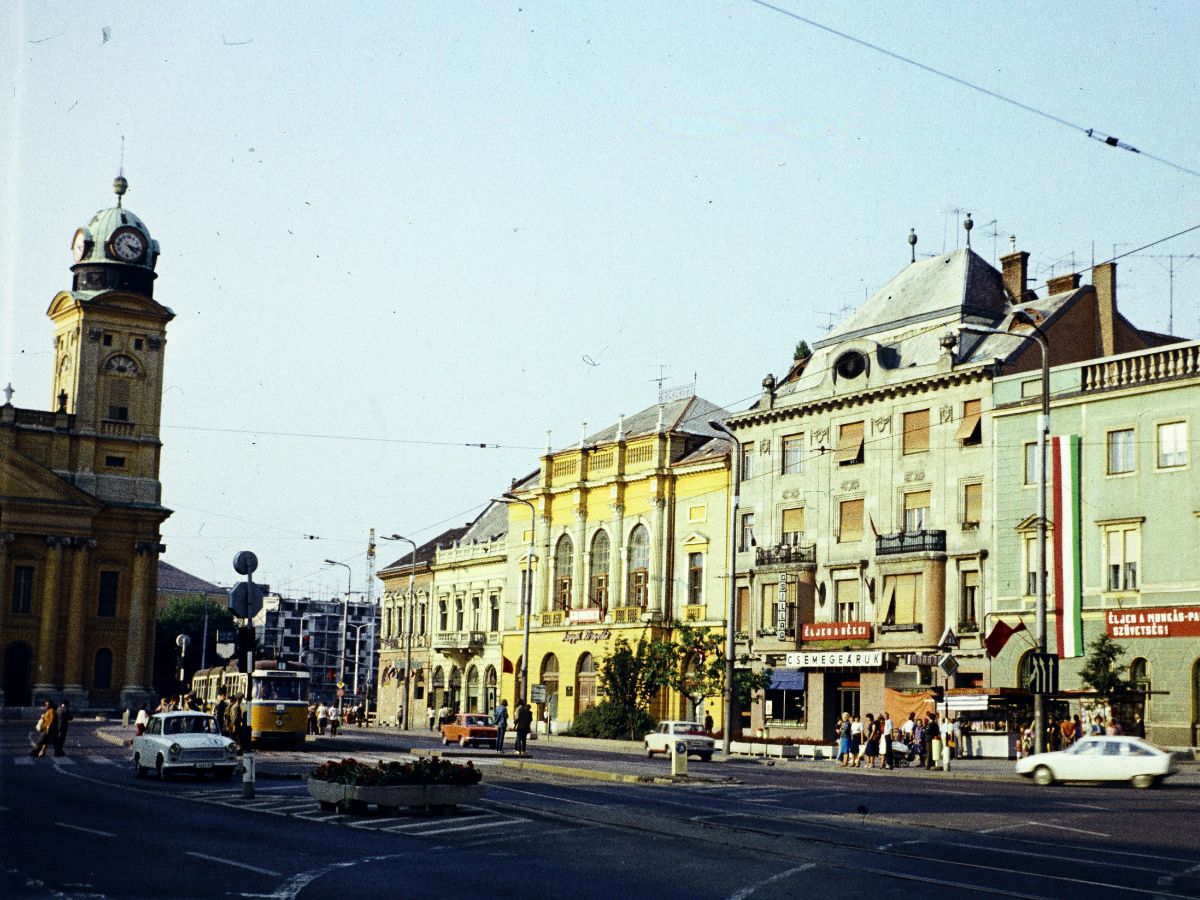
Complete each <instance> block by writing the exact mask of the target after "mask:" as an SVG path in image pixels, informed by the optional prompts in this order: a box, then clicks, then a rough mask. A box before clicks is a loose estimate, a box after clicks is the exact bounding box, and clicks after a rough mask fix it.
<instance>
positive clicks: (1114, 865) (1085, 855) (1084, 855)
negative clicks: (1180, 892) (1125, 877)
mask: <svg viewBox="0 0 1200 900" xmlns="http://www.w3.org/2000/svg"><path fill="white" fill-rule="evenodd" d="M908 843H913V844H915V843H918V842H917V841H909V842H908ZM921 843H929V844H931V845H933V846H943V847H961V848H963V849H965V850H976V851H979V850H986V851H987V852H988V853H1000V854H1008V855H1010V856H1022V857H1025V856H1034V857H1037V858H1038V859H1054V860H1059V861H1061V862H1077V863H1085V864H1086V863H1089V862H1093V861H1094V856H1093V854H1092V853H1091V851H1089V850H1084V849H1082V848H1079V853H1080V855H1079V856H1063V855H1061V854H1058V853H1038V852H1037V851H1035V850H1029V849H1027V848H1025V847H1013V848H1011V849H1008V848H1005V847H992V846H980V845H979V844H964V843H962V842H960V841H937V840H934V841H922V842H921ZM896 846H900V845H899V844H897V845H896ZM1104 866H1105V868H1106V869H1128V870H1130V871H1132V872H1161V871H1162V866H1135V865H1131V864H1129V863H1124V862H1116V861H1114V860H1109V861H1107V862H1105V863H1104Z"/></svg>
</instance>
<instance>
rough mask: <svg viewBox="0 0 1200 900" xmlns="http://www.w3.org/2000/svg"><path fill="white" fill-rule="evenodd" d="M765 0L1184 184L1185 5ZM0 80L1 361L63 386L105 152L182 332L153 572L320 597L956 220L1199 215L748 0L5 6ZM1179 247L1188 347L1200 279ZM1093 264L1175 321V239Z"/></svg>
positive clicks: (861, 286) (1172, 196)
mask: <svg viewBox="0 0 1200 900" xmlns="http://www.w3.org/2000/svg"><path fill="white" fill-rule="evenodd" d="M779 5H781V6H783V7H785V8H787V9H790V10H793V11H796V12H798V13H801V14H803V15H805V16H807V17H810V18H813V19H816V20H819V21H821V22H824V23H825V24H827V25H829V26H831V27H834V28H837V29H839V30H842V31H845V32H848V33H851V34H854V35H856V36H859V37H861V38H863V39H865V40H868V41H871V42H874V43H877V44H880V45H883V46H886V47H888V48H889V49H892V50H893V51H895V52H898V53H901V54H903V55H905V56H909V57H912V58H914V59H917V60H920V61H922V62H924V63H926V64H928V65H931V66H935V67H937V68H940V69H943V70H945V71H948V72H952V73H954V74H956V75H958V76H960V77H962V78H965V79H968V80H970V81H973V82H975V83H978V84H980V85H983V86H985V87H987V88H988V89H990V90H993V91H997V92H1000V93H1003V94H1006V95H1008V96H1011V97H1013V98H1015V99H1017V100H1020V101H1021V102H1023V103H1025V104H1028V105H1030V106H1034V107H1037V108H1039V109H1043V110H1046V111H1047V112H1050V113H1052V114H1054V115H1056V116H1058V117H1061V118H1063V119H1066V120H1068V121H1070V122H1073V123H1078V124H1080V125H1082V126H1085V127H1094V128H1096V129H1098V130H1100V131H1103V132H1105V133H1108V134H1115V135H1117V136H1118V137H1120V138H1121V139H1122V140H1125V141H1128V142H1129V143H1131V144H1134V145H1136V146H1139V147H1141V148H1142V149H1143V150H1145V151H1146V152H1147V153H1153V154H1155V155H1157V156H1160V157H1163V158H1166V159H1168V160H1171V161H1173V162H1176V163H1178V164H1180V165H1183V166H1186V167H1188V168H1192V169H1200V146H1198V145H1197V140H1196V127H1195V123H1196V122H1197V121H1200V91H1198V90H1197V84H1196V78H1197V76H1196V71H1197V70H1196V66H1195V49H1194V37H1195V35H1196V34H1198V33H1200V6H1195V5H1190V4H1158V5H1157V6H1151V5H1147V4H1136V5H1135V4H1126V3H1080V4H1074V5H1069V4H1052V5H1046V4H1036V3H1014V4H1005V5H1004V6H1003V7H1000V6H996V5H984V4H943V3H920V2H917V3H906V4H902V5H892V6H886V7H885V6H882V5H873V6H871V7H870V8H869V9H868V8H866V7H862V6H859V5H857V4H842V3H805V4H799V3H796V2H786V0H779ZM104 29H108V31H107V38H106V36H105V32H104ZM0 77H2V78H3V84H2V85H0V124H2V127H3V132H2V137H3V144H4V150H5V155H4V165H5V169H4V176H3V181H2V182H0V184H3V188H2V194H0V215H2V216H3V219H2V222H3V224H2V229H0V241H2V242H3V243H2V244H0V291H2V293H0V304H2V308H0V383H5V382H8V381H11V382H12V384H13V386H14V388H16V390H17V394H16V396H15V397H14V402H15V403H17V404H18V405H21V406H27V407H35V408H48V407H49V405H50V397H49V394H50V377H51V366H52V358H51V354H50V343H51V334H52V332H51V327H50V323H49V321H48V320H47V319H46V318H45V310H46V307H47V306H48V304H49V301H50V299H51V297H53V295H54V294H55V293H56V292H57V291H59V290H61V289H63V288H67V287H69V286H70V273H69V265H70V262H71V257H70V246H69V245H70V239H71V236H72V234H73V232H74V230H75V228H76V227H78V226H79V225H82V224H84V223H85V222H86V221H87V220H88V219H89V218H90V217H91V215H92V213H93V212H95V211H96V210H97V209H101V208H103V207H106V206H110V205H112V201H113V197H112V194H111V188H110V185H111V181H112V178H113V176H114V175H115V174H116V170H117V166H118V161H119V154H120V138H121V135H124V136H125V139H126V150H125V172H126V175H127V176H128V178H129V181H130V186H131V187H130V192H129V194H128V196H127V198H126V203H127V206H128V207H129V208H130V209H132V210H133V211H135V212H136V213H138V215H140V216H141V217H142V218H143V219H144V220H145V221H146V223H147V225H148V226H149V228H150V229H151V232H152V233H153V235H154V237H156V238H157V239H158V240H159V241H160V242H161V244H162V258H161V260H160V263H159V267H158V272H159V280H158V285H157V296H158V298H159V299H160V300H161V301H162V302H163V303H166V304H167V305H169V306H170V307H172V308H173V309H174V310H175V312H176V314H177V316H178V317H177V319H176V320H175V321H174V322H173V323H172V325H171V326H170V331H169V344H168V347H167V356H166V367H167V375H166V383H167V390H166V393H165V397H164V412H163V422H164V428H163V440H164V450H163V465H162V479H163V484H164V489H163V500H164V503H165V504H166V505H167V506H168V507H170V508H172V509H173V510H175V513H174V515H173V516H172V517H171V518H170V519H169V520H168V521H167V523H166V526H165V529H164V540H165V542H166V544H167V546H168V552H167V555H166V559H167V560H168V561H169V562H172V563H173V564H175V565H177V566H180V567H182V568H184V569H186V570H188V571H190V572H193V573H195V574H197V575H200V576H202V577H206V578H209V579H212V580H218V581H227V580H229V579H231V578H232V577H234V576H233V573H232V569H231V567H230V560H231V559H232V557H233V555H234V553H235V552H236V551H237V550H239V549H243V548H245V549H253V550H255V551H256V552H257V553H258V555H259V557H260V559H261V560H262V568H261V571H260V573H259V577H260V578H261V580H263V581H267V582H270V583H271V584H272V586H273V587H276V588H280V589H283V590H284V591H286V592H289V593H293V594H314V595H321V596H327V595H329V594H330V593H336V592H338V591H341V590H344V589H345V570H344V569H335V570H332V571H330V570H327V569H325V568H324V567H323V566H322V564H321V560H322V559H324V558H326V557H330V558H334V559H338V560H344V561H347V562H350V563H351V565H352V566H353V568H354V589H355V590H356V591H359V590H362V589H363V587H364V585H365V550H366V542H367V531H368V529H369V528H370V527H371V526H375V527H377V528H379V529H380V530H381V532H382V533H391V532H393V531H398V532H401V533H406V534H410V535H412V536H414V537H416V538H417V539H418V541H420V540H424V539H427V538H429V537H431V536H432V535H433V534H435V533H437V532H438V531H439V530H441V529H442V528H444V527H448V526H449V525H452V524H457V523H462V522H464V521H466V520H467V519H468V518H469V517H471V516H472V515H473V514H474V513H475V512H476V511H477V510H478V509H479V508H481V505H482V504H483V502H485V501H486V499H487V498H488V497H489V496H491V495H493V494H495V493H496V492H498V491H500V490H502V489H504V488H505V487H506V486H507V485H508V483H509V481H510V479H511V478H512V477H514V476H518V475H521V474H524V473H527V472H529V471H531V470H532V469H533V468H535V467H536V465H537V456H538V453H539V451H540V449H541V448H542V447H543V446H544V444H545V439H546V438H545V430H546V429H547V428H550V429H552V431H553V442H554V444H555V445H556V446H558V445H562V444H567V443H570V442H571V441H574V440H577V439H578V435H579V430H580V423H581V422H584V421H586V422H588V423H589V424H590V427H591V428H593V429H596V428H599V427H601V426H603V425H605V424H607V423H608V422H611V421H613V420H615V418H616V417H617V415H618V414H620V413H633V412H635V411H637V410H639V409H641V408H643V407H646V406H648V405H651V404H652V403H653V402H654V401H655V398H656V386H655V384H653V383H652V381H651V379H652V378H654V377H656V376H657V375H658V372H659V368H658V367H659V366H660V365H662V366H664V367H665V368H666V372H667V374H668V375H669V376H671V379H672V380H670V381H668V382H667V385H668V387H670V386H671V385H672V384H681V383H684V382H690V381H691V380H692V373H693V372H694V373H696V374H697V378H698V392H699V393H700V394H701V395H702V396H704V397H706V398H708V399H710V400H712V401H714V402H717V403H721V404H726V405H728V406H729V407H730V408H739V407H742V406H744V405H745V404H746V402H747V401H748V400H749V399H750V398H751V397H753V396H754V395H755V394H756V393H757V391H758V389H759V387H758V386H759V383H760V381H761V380H762V377H763V376H764V375H765V374H766V373H767V372H781V371H782V370H783V369H784V368H785V367H786V365H787V364H788V362H789V360H790V358H791V351H792V348H793V347H794V345H795V343H796V341H797V340H799V339H801V338H807V339H808V340H810V341H812V340H814V339H817V338H819V337H820V336H821V335H822V334H823V333H824V327H825V326H826V325H828V323H829V322H830V321H831V316H832V317H836V316H838V314H839V311H840V310H845V309H846V308H848V307H852V306H853V305H854V304H856V303H858V302H861V300H862V299H863V296H864V293H865V292H867V291H873V290H874V289H876V288H878V287H879V286H880V285H881V284H882V283H884V282H885V281H886V280H887V279H888V278H890V277H891V276H892V275H893V274H895V272H896V271H897V270H899V269H900V268H901V267H903V266H904V265H905V264H906V263H907V261H908V244H907V242H906V238H907V235H908V230H909V228H910V227H915V228H916V230H917V233H918V235H919V236H920V243H919V245H918V251H919V252H921V253H929V254H933V253H940V252H942V251H944V250H947V249H953V248H954V247H955V246H956V244H957V243H958V242H959V241H960V240H961V234H962V232H961V230H960V229H959V228H958V225H957V221H958V219H959V218H961V217H960V216H958V215H955V214H954V213H952V212H950V210H953V209H954V208H961V209H964V210H969V211H970V212H972V213H973V216H974V220H975V222H976V228H975V231H974V237H973V241H974V246H975V248H976V250H977V251H978V252H980V254H981V255H983V256H984V257H985V258H987V259H989V260H991V259H993V256H994V253H993V248H994V247H996V248H998V250H999V253H1001V254H1002V253H1004V252H1006V250H1007V247H1008V235H1010V234H1015V235H1016V236H1017V243H1018V245H1019V247H1020V248H1021V249H1024V250H1028V251H1029V252H1030V253H1031V254H1032V260H1031V265H1032V271H1033V272H1034V273H1035V275H1036V276H1037V277H1038V280H1039V281H1044V279H1045V277H1046V275H1047V274H1049V272H1050V269H1051V266H1053V271H1055V272H1058V273H1062V272H1064V271H1068V270H1070V268H1071V266H1072V259H1073V260H1074V264H1075V266H1076V267H1086V266H1087V265H1089V264H1090V262H1091V260H1092V254H1093V252H1094V253H1095V258H1096V259H1097V260H1102V259H1105V258H1107V257H1108V256H1110V255H1112V252H1113V248H1114V246H1116V247H1117V248H1118V251H1120V250H1126V249H1131V248H1133V247H1135V246H1138V245H1140V244H1143V243H1147V242H1149V241H1152V240H1155V239H1156V238H1159V237H1162V236H1165V235H1168V234H1171V233H1173V232H1176V231H1179V230H1181V229H1183V228H1187V227H1189V226H1192V225H1196V224H1198V223H1200V205H1197V203H1196V202H1195V198H1196V195H1197V191H1198V190H1200V178H1197V177H1195V176H1191V175H1187V174H1183V173H1180V172H1178V171H1176V170H1174V169H1171V168H1169V167H1167V166H1164V165H1160V164H1158V163H1156V162H1154V161H1152V160H1149V159H1147V158H1145V157H1139V156H1136V155H1134V154H1131V153H1126V152H1124V151H1120V150H1114V149H1110V148H1107V147H1105V146H1103V145H1102V144H1100V143H1098V142H1096V141H1092V140H1088V139H1087V138H1086V137H1084V136H1082V135H1081V134H1080V132H1078V131H1075V130H1072V129H1069V128H1065V127H1062V126H1060V125H1057V124H1054V123H1052V122H1050V121H1048V120H1046V119H1044V118H1040V117H1038V116H1035V115H1031V114H1030V113H1027V112H1023V111H1021V110H1018V109H1016V108H1014V107H1012V106H1009V105H1005V104H1003V103H1000V102H998V101H996V100H993V99H990V98H988V97H986V96H983V95H981V94H979V93H975V92H971V91H969V90H966V89H964V88H962V87H960V86H958V85H955V84H952V83H950V82H948V81H945V80H942V79H939V78H936V77H934V76H931V75H929V74H928V73H925V72H922V71H920V70H918V69H916V68H913V67H911V66H907V65H904V64H903V63H900V62H897V61H896V60H894V59H890V58H888V57H886V56H883V55H881V54H878V53H875V52H871V51H869V50H867V49H864V48H862V47H860V46H857V45H855V44H853V43H849V42H847V41H845V40H843V39H839V38H837V37H835V36H832V35H830V34H828V33H825V32H822V31H820V30H818V29H815V28H813V27H811V26H809V25H805V24H802V23H800V22H797V21H794V20H792V19H789V18H787V17H785V16H783V15H781V14H780V13H778V12H775V11H772V10H770V9H766V8H764V7H762V6H760V5H757V4H755V3H752V2H749V0H731V2H706V3H657V4H646V3H632V2H611V3H584V2H578V3H556V4H547V3H541V2H538V3H530V2H525V0H516V2H507V3H427V4H418V3H404V4H395V3H382V2H381V3H376V4H346V5H343V4H332V3H292V4H287V5H286V7H285V6H284V5H283V4H260V5H254V6H250V5H247V4H241V3H236V4H235V3H228V4H219V3H205V4H171V5H159V4H143V3H111V2H93V3H88V4H56V3H48V2H42V3H35V2H28V0H26V2H20V0H16V2H10V3H6V4H4V5H3V7H2V9H0ZM993 220H995V222H996V225H995V226H994V228H995V231H996V235H997V237H995V238H993V237H992V236H991V235H990V234H989V232H990V231H992V230H993V228H992V226H989V225H988V224H987V223H989V222H991V221H993ZM1148 252H1153V253H1159V254H1167V253H1176V254H1180V255H1187V254H1191V253H1200V232H1197V233H1194V234H1192V235H1190V236H1188V237H1187V238H1184V239H1179V240H1176V241H1174V242H1171V243H1169V244H1164V245H1161V246H1159V247H1157V248H1155V250H1153V251H1148ZM1176 265H1177V268H1178V272H1177V275H1176V279H1175V323H1176V328H1175V330H1176V332H1177V333H1181V334H1185V335H1188V336H1191V337H1195V336H1196V334H1197V330H1198V328H1197V323H1198V317H1200V302H1198V298H1197V291H1198V290H1200V262H1184V261H1182V260H1179V261H1177V263H1176ZM1119 278H1120V291H1119V302H1120V306H1121V307H1122V309H1123V310H1124V311H1125V312H1126V314H1127V315H1129V316H1130V317H1131V318H1132V319H1133V320H1134V321H1135V322H1137V323H1138V324H1140V325H1142V326H1144V327H1150V328H1155V329H1159V330H1165V329H1166V325H1167V296H1168V278H1167V261H1166V260H1165V259H1150V258H1133V259H1130V260H1127V261H1123V262H1122V263H1121V265H1120V268H1119ZM843 314H844V313H843ZM585 356H587V357H588V358H589V360H590V363H596V364H595V365H593V364H590V363H589V362H588V361H585V360H584V357H585ZM266 432H287V433H289V436H277V435H271V434H267V433H266ZM297 435H337V436H341V439H338V440H329V439H320V438H315V437H302V436H297ZM352 438H353V439H352ZM401 441H429V442H447V443H449V444H463V443H467V442H474V443H479V442H487V443H498V444H503V445H506V446H507V447H508V448H511V449H478V448H474V449H472V448H467V447H463V446H437V445H430V444H409V443H401ZM305 534H314V535H319V536H320V538H321V540H319V541H309V540H305V539H304V538H303V535H305ZM401 552H403V551H402V550H401V548H400V547H399V546H395V547H387V546H385V547H383V548H382V549H381V552H380V562H381V563H383V562H388V561H390V560H391V559H394V558H396V557H397V556H399V555H400V554H401Z"/></svg>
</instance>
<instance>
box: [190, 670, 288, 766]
mask: <svg viewBox="0 0 1200 900" xmlns="http://www.w3.org/2000/svg"><path fill="white" fill-rule="evenodd" d="M250 682H251V689H250V690H249V691H247V689H246V688H247V686H246V673H245V672H242V671H240V666H239V664H238V663H230V664H229V665H227V666H221V667H218V668H212V669H201V670H200V671H199V672H197V673H196V674H195V675H194V676H193V677H192V691H193V692H194V693H195V695H196V697H197V698H199V699H200V701H201V702H203V703H204V706H205V708H206V709H209V710H211V709H212V708H213V707H214V706H216V704H217V692H218V691H219V690H220V689H221V688H222V687H223V688H225V691H226V695H227V697H228V698H229V699H230V700H232V699H233V698H234V697H236V696H239V695H240V696H243V697H246V696H249V698H250V730H251V734H252V736H253V739H254V743H255V745H256V746H268V745H275V746H280V745H291V744H298V743H301V742H303V741H304V736H305V735H306V734H307V733H308V682H309V673H308V669H307V668H306V667H305V666H302V665H300V664H299V663H294V662H287V661H286V660H260V661H258V662H256V663H255V664H254V671H253V672H252V673H251V677H250Z"/></svg>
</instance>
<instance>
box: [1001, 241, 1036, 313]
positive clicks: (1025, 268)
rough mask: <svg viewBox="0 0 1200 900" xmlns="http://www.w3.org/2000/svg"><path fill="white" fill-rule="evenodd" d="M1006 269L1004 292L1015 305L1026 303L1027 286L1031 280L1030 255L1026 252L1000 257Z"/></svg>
mask: <svg viewBox="0 0 1200 900" xmlns="http://www.w3.org/2000/svg"><path fill="white" fill-rule="evenodd" d="M1000 265H1001V266H1002V267H1003V269H1004V274H1003V276H1002V277H1003V279H1004V290H1005V291H1007V292H1008V296H1009V299H1010V300H1011V301H1012V302H1013V303H1023V302H1024V301H1025V284H1026V282H1027V281H1028V278H1029V254H1028V253H1026V252H1025V251H1024V250H1018V251H1017V252H1015V253H1010V254H1008V256H1002V257H1000Z"/></svg>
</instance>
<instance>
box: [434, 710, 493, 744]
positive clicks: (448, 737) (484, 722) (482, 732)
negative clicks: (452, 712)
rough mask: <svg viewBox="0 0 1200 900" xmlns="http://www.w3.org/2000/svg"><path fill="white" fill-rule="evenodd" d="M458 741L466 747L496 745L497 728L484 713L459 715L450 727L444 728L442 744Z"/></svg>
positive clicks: (445, 726)
mask: <svg viewBox="0 0 1200 900" xmlns="http://www.w3.org/2000/svg"><path fill="white" fill-rule="evenodd" d="M452 741H458V743H459V745H460V746H462V747H466V746H467V745H469V744H491V745H492V746H493V747H494V746H495V745H496V726H495V725H493V724H492V720H491V719H490V718H488V717H487V716H485V715H483V714H482V713H459V714H458V715H457V716H455V717H454V721H453V722H451V723H450V724H449V725H443V726H442V743H443V744H449V743H451V742H452Z"/></svg>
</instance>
